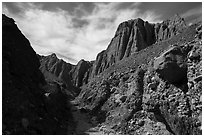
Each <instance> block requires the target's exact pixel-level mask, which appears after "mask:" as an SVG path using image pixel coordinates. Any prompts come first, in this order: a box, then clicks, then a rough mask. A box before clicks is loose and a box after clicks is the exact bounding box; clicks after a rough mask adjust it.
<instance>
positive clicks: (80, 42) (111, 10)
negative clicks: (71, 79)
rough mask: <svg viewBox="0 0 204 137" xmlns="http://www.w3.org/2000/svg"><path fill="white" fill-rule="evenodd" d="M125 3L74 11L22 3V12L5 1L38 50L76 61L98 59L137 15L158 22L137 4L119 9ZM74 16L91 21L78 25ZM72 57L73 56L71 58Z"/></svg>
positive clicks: (150, 12)
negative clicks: (122, 25)
mask: <svg viewBox="0 0 204 137" xmlns="http://www.w3.org/2000/svg"><path fill="white" fill-rule="evenodd" d="M120 4H121V3H95V8H94V9H93V11H92V13H88V12H87V11H85V10H84V9H83V6H82V5H79V7H76V8H75V11H73V13H74V14H71V13H69V12H68V11H63V10H61V9H58V10H56V11H45V10H43V9H42V8H41V5H38V6H36V5H34V4H32V3H28V5H26V3H18V4H17V6H18V7H19V8H20V9H21V10H22V11H23V12H21V14H20V15H16V14H12V13H9V12H8V10H7V8H6V7H5V5H4V6H3V12H4V13H6V14H7V15H8V16H10V17H12V18H14V19H15V20H16V23H17V25H18V26H19V28H20V30H22V32H23V33H24V34H25V35H26V37H27V38H28V39H29V40H30V42H31V44H32V47H33V48H34V50H35V51H36V52H37V53H40V54H45V55H47V54H50V53H53V52H54V53H58V54H59V57H62V58H63V56H64V57H66V58H63V59H65V60H66V61H67V62H71V63H74V64H76V63H77V62H76V61H75V60H77V61H79V60H80V59H82V58H83V59H85V60H89V61H90V60H95V58H96V55H97V54H98V53H99V52H100V51H102V50H104V49H106V48H107V46H108V44H109V42H110V41H111V38H112V37H113V36H114V33H115V31H116V28H117V26H118V25H119V23H121V22H123V21H126V20H129V19H135V18H138V17H140V18H142V19H144V20H148V21H149V22H158V21H160V20H159V17H160V16H158V15H156V14H155V13H154V12H152V11H147V12H144V13H140V11H139V9H137V6H138V5H139V3H138V4H137V3H136V4H133V5H132V6H134V8H125V9H117V8H118V7H119V6H120ZM74 18H78V19H79V20H81V21H85V22H87V23H86V24H84V25H82V26H81V27H75V22H74V21H73V19H74ZM67 59H69V60H67Z"/></svg>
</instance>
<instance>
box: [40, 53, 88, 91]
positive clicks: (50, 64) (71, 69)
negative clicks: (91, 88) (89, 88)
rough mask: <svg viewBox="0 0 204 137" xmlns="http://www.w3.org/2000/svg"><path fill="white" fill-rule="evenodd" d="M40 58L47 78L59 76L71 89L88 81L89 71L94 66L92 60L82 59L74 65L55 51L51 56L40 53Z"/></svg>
mask: <svg viewBox="0 0 204 137" xmlns="http://www.w3.org/2000/svg"><path fill="white" fill-rule="evenodd" d="M39 59H40V64H41V65H40V70H41V71H42V72H43V74H44V75H46V76H47V77H46V78H48V79H51V80H53V76H54V77H57V79H58V80H59V81H62V82H64V83H65V84H66V85H67V87H69V89H70V88H74V87H80V86H82V85H83V84H86V83H87V82H88V79H89V75H90V73H89V71H90V69H91V67H92V63H91V62H88V61H85V60H83V59H82V60H80V61H79V62H78V63H77V65H72V64H70V63H66V62H65V61H63V60H62V59H58V58H57V56H56V54H54V53H53V54H51V55H49V56H40V55H39ZM52 75H53V76H52ZM49 77H50V78H49Z"/></svg>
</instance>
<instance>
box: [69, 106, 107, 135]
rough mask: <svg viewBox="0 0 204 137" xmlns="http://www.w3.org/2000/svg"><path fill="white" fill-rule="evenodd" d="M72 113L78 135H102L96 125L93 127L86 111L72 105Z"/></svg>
mask: <svg viewBox="0 0 204 137" xmlns="http://www.w3.org/2000/svg"><path fill="white" fill-rule="evenodd" d="M71 103H72V102H71ZM71 110H72V115H73V117H74V120H75V121H76V122H77V127H76V132H77V134H78V135H103V134H104V133H103V132H102V131H99V128H98V127H94V126H93V124H92V123H91V122H90V119H89V117H88V115H87V114H86V113H83V112H81V111H80V110H79V109H78V107H77V106H74V104H73V105H72V109H71Z"/></svg>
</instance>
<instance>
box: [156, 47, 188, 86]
mask: <svg viewBox="0 0 204 137" xmlns="http://www.w3.org/2000/svg"><path fill="white" fill-rule="evenodd" d="M185 60H186V55H185V53H184V52H183V51H182V49H181V48H180V47H179V46H178V45H173V47H172V48H170V49H169V50H168V51H166V52H165V53H163V54H162V55H161V56H160V57H158V58H156V59H155V61H154V69H155V70H156V72H157V73H158V74H159V76H160V77H162V78H163V79H165V80H167V81H168V82H170V83H179V82H182V81H187V63H186V61H185Z"/></svg>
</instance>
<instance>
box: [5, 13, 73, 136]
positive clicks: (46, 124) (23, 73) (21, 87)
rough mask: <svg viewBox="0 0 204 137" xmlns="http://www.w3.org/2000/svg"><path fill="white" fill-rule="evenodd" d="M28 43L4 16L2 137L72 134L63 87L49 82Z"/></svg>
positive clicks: (71, 121) (13, 24) (71, 124)
mask: <svg viewBox="0 0 204 137" xmlns="http://www.w3.org/2000/svg"><path fill="white" fill-rule="evenodd" d="M39 67H40V62H39V60H38V57H37V55H36V53H35V51H34V50H33V49H32V47H31V46H30V43H29V41H28V39H26V38H25V36H24V35H23V34H22V33H21V31H20V30H19V29H18V27H17V25H16V24H15V22H14V20H13V19H11V18H8V17H7V16H5V15H2V134H6V135H8V134H11V135H13V134H14V135H16V134H73V133H74V131H75V128H74V121H73V117H72V114H71V112H70V108H69V103H68V98H67V96H66V94H64V93H63V90H64V89H63V87H60V85H59V84H58V83H56V82H47V81H45V79H44V76H43V74H42V73H41V71H40V70H39Z"/></svg>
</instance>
